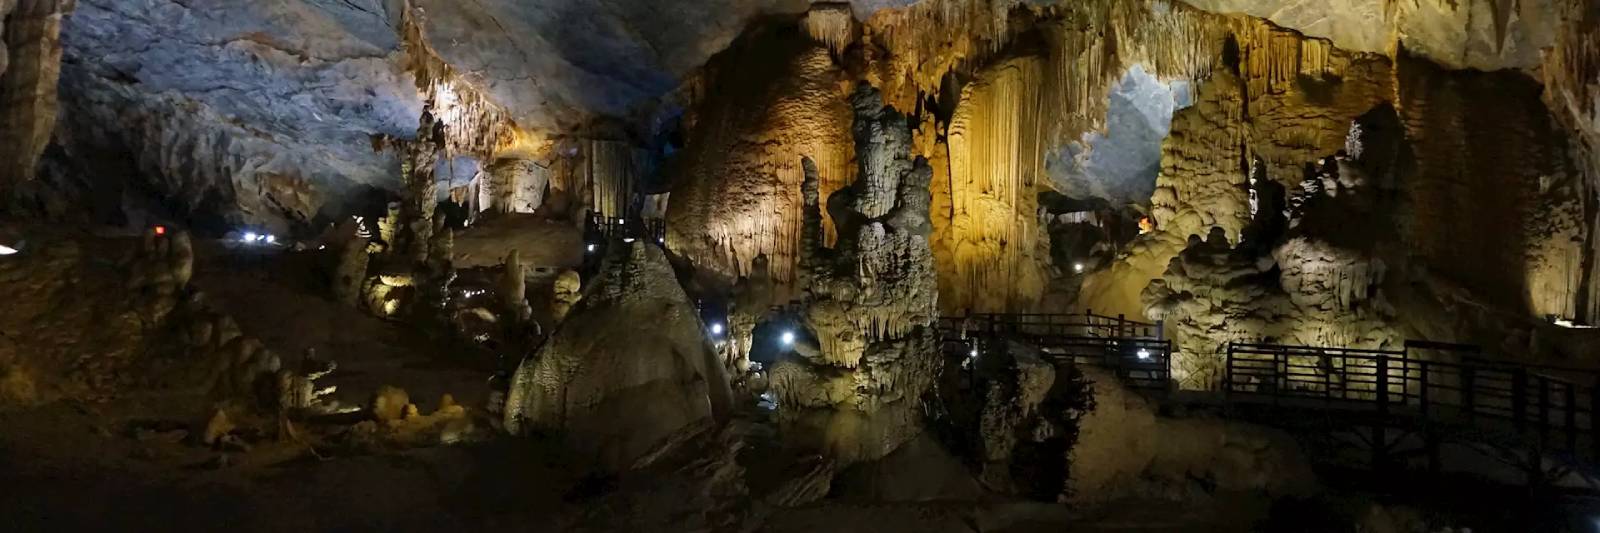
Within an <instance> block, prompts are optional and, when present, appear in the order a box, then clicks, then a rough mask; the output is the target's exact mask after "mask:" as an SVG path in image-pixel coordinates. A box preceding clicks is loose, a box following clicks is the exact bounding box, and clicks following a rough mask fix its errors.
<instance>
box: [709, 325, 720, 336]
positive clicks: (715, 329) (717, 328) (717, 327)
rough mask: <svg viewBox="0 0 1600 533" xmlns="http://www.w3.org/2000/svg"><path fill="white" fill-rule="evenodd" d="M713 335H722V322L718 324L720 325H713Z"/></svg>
mask: <svg viewBox="0 0 1600 533" xmlns="http://www.w3.org/2000/svg"><path fill="white" fill-rule="evenodd" d="M711 334H712V335H721V334H722V323H721V322H718V323H715V324H712V325H711Z"/></svg>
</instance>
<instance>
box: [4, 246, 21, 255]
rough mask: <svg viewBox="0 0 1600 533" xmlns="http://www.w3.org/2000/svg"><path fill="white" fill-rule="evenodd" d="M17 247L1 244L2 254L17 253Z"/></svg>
mask: <svg viewBox="0 0 1600 533" xmlns="http://www.w3.org/2000/svg"><path fill="white" fill-rule="evenodd" d="M16 253H17V249H16V248H12V247H10V246H6V245H4V244H0V255H16Z"/></svg>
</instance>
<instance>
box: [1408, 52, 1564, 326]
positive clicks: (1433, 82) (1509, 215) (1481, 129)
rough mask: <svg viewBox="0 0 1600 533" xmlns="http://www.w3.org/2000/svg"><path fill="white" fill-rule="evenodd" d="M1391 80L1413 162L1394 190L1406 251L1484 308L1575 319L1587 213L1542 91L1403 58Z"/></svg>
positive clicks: (1517, 79) (1505, 76)
mask: <svg viewBox="0 0 1600 533" xmlns="http://www.w3.org/2000/svg"><path fill="white" fill-rule="evenodd" d="M1398 71H1399V72H1398V79H1397V87H1396V99H1397V102H1396V103H1397V105H1396V108H1397V109H1398V110H1399V112H1400V117H1401V120H1402V122H1403V124H1404V126H1405V133H1406V138H1407V140H1408V141H1409V143H1410V145H1411V148H1412V151H1413V153H1414V157H1415V158H1416V163H1415V172H1414V173H1410V174H1408V175H1406V176H1404V177H1402V183H1401V190H1402V192H1403V194H1405V195H1406V197H1407V198H1408V199H1409V205H1408V206H1407V208H1406V210H1407V212H1408V213H1407V216H1406V217H1404V218H1402V219H1401V220H1402V224H1403V225H1404V227H1405V233H1406V242H1407V243H1409V244H1410V245H1411V246H1412V248H1413V251H1414V253H1415V254H1417V255H1418V256H1419V257H1420V259H1422V261H1423V262H1424V263H1425V264H1426V265H1427V266H1428V268H1429V269H1430V270H1432V271H1433V272H1435V273H1437V274H1438V275H1441V276H1443V277H1444V278H1446V279H1448V280H1450V281H1452V282H1454V283H1456V284H1459V285H1462V286H1466V287H1471V289H1472V292H1473V295H1474V297H1476V298H1480V299H1481V301H1482V302H1483V303H1486V304H1489V305H1492V306H1494V307H1496V308H1499V309H1505V310H1508V311H1513V312H1516V313H1519V314H1531V315H1533V316H1544V315H1556V316H1558V317H1563V318H1574V312H1575V310H1576V309H1575V303H1576V295H1577V293H1578V289H1579V285H1580V284H1581V282H1582V281H1581V277H1582V266H1581V249H1582V242H1583V239H1584V236H1583V233H1584V231H1583V216H1584V215H1583V209H1584V208H1583V205H1582V200H1581V197H1580V196H1579V187H1576V185H1577V184H1576V183H1574V180H1573V179H1572V175H1571V171H1570V166H1569V165H1568V164H1567V160H1566V158H1567V153H1568V150H1567V149H1568V144H1567V141H1566V139H1565V138H1564V137H1563V136H1562V135H1561V134H1560V133H1558V132H1557V131H1556V130H1555V129H1554V128H1553V127H1552V126H1553V125H1552V116H1551V114H1550V112H1549V110H1547V109H1546V108H1545V107H1544V105H1543V104H1542V103H1541V102H1540V101H1539V95H1540V91H1541V88H1540V87H1539V86H1538V85H1537V84H1536V83H1535V82H1534V81H1533V80H1531V79H1529V78H1527V77H1525V76H1521V75H1519V74H1512V73H1472V72H1446V71H1443V70H1441V69H1439V68H1438V67H1436V66H1434V65H1432V64H1430V63H1427V62H1423V61H1416V60H1411V59H1408V58H1403V59H1402V60H1401V62H1400V66H1399V68H1398Z"/></svg>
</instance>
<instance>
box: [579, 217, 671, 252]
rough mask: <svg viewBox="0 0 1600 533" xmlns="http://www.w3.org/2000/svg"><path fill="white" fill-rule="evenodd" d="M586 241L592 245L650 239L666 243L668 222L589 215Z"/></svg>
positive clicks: (584, 232)
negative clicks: (621, 240)
mask: <svg viewBox="0 0 1600 533" xmlns="http://www.w3.org/2000/svg"><path fill="white" fill-rule="evenodd" d="M583 234H584V240H585V241H587V242H590V243H594V242H602V241H609V240H613V239H649V240H650V241H651V242H655V243H658V244H660V243H664V242H666V239H667V221H666V220H664V219H659V218H621V217H608V216H605V215H602V214H600V213H596V212H591V213H589V218H588V220H586V221H585V223H584V228H583Z"/></svg>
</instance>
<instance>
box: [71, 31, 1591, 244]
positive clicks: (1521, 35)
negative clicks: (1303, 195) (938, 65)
mask: <svg viewBox="0 0 1600 533" xmlns="http://www.w3.org/2000/svg"><path fill="white" fill-rule="evenodd" d="M995 1H998V2H1006V1H1011V2H1016V3H1024V2H1022V0H995ZM410 2H411V3H412V4H413V5H414V6H415V7H416V9H417V13H419V14H420V20H421V22H422V25H423V27H424V28H425V30H424V32H423V34H424V36H425V39H426V41H427V43H428V45H429V46H431V47H432V49H433V50H434V51H435V52H436V53H437V54H438V56H439V58H441V59H442V60H443V61H445V62H446V63H448V64H449V65H450V66H451V67H452V68H453V69H454V71H455V73H456V74H458V75H459V81H460V82H462V83H464V84H466V85H467V86H470V87H472V88H474V89H476V90H478V91H479V92H481V93H482V94H483V95H484V97H485V98H486V99H487V100H488V101H490V102H492V103H493V104H494V105H496V106H499V107H501V108H503V111H504V113H505V115H506V116H508V117H510V118H511V119H513V120H514V121H515V122H516V123H517V125H518V127H519V128H520V129H521V130H524V131H531V132H537V134H538V135H541V136H545V137H558V136H563V135H585V134H592V133H593V132H595V131H604V132H605V133H604V134H603V135H607V136H617V135H622V134H623V133H618V132H632V133H634V134H636V135H637V134H638V133H640V132H641V131H644V132H646V133H648V132H649V130H651V129H652V128H653V127H654V126H653V124H654V123H653V122H651V121H650V120H649V119H650V118H652V117H653V116H656V117H658V116H659V113H660V110H659V109H658V106H659V104H660V103H661V102H662V101H663V97H664V96H667V95H669V94H671V93H673V92H674V91H675V90H676V89H677V88H678V87H679V86H680V85H681V84H682V83H683V82H684V81H685V80H686V79H688V78H690V77H691V75H692V74H693V73H694V72H695V71H696V70H697V69H698V68H700V67H701V66H702V65H704V64H705V63H706V61H707V60H708V59H709V58H711V57H712V56H713V55H715V54H716V53H718V52H720V51H722V50H724V49H726V48H727V47H728V46H729V44H730V43H732V42H733V41H734V39H735V38H737V37H738V36H739V35H740V34H741V33H742V32H744V31H745V29H746V28H747V27H749V26H750V25H751V23H752V21H754V20H756V19H758V18H760V17H762V16H766V15H782V14H797V13H799V12H802V11H804V10H805V9H807V7H808V4H810V2H808V1H807V0H671V1H669V0H557V1H528V0H410ZM1552 2H1554V0H1522V1H1520V2H1519V1H1513V0H1417V1H1395V0H1190V1H1189V3H1190V4H1192V5H1194V6H1195V7H1199V8H1202V9H1205V10H1209V11H1214V12H1219V13H1233V14H1244V15H1250V16H1256V17H1262V18H1266V19H1268V20H1271V21H1272V22H1274V23H1276V24H1279V25H1282V26H1285V27H1288V28H1291V29H1295V30H1298V31H1302V32H1305V33H1306V34H1308V35H1311V36H1315V37H1323V38H1327V39H1330V40H1331V41H1333V43H1334V44H1335V45H1336V46H1338V47H1341V48H1345V49H1348V50H1353V51H1365V52H1377V53H1384V54H1391V55H1392V54H1394V53H1396V52H1397V44H1396V43H1399V45H1398V46H1401V47H1404V49H1405V50H1407V51H1409V52H1411V53H1415V54H1419V55H1422V56H1424V57H1427V58H1429V59H1431V60H1433V61H1434V62H1436V63H1439V64H1441V65H1443V66H1445V67H1448V68H1476V69H1484V70H1492V69H1506V68H1514V69H1523V70H1526V71H1529V72H1530V73H1533V72H1536V70H1537V69H1538V67H1539V65H1540V62H1541V49H1544V48H1547V47H1549V46H1550V45H1551V43H1552V42H1553V41H1554V40H1555V39H1556V37H1555V36H1556V35H1557V34H1558V31H1557V30H1556V29H1555V28H1556V27H1557V26H1558V25H1559V23H1560V20H1559V16H1558V15H1556V14H1555V13H1557V12H1558V11H1559V10H1558V9H1555V7H1553V6H1552V5H1549V4H1552ZM913 3H916V2H915V1H914V0H852V2H851V4H852V7H853V8H854V11H855V14H856V16H857V18H860V19H865V18H867V17H870V16H871V15H872V14H874V13H876V12H878V11H880V10H885V9H894V8H900V7H904V6H905V5H908V4H913ZM1025 3H1029V4H1034V5H1049V4H1051V3H1052V2H1048V1H1040V0H1030V1H1027V2H1025ZM406 5H407V2H406V0H271V1H261V0H77V5H76V9H75V10H74V11H73V13H72V14H71V15H70V16H68V17H67V19H66V21H65V23H64V27H63V31H62V41H63V43H64V45H65V54H64V60H63V68H62V83H61V92H62V97H61V98H62V102H63V103H62V108H63V109H64V112H63V114H62V116H63V119H62V122H63V128H62V130H61V132H60V133H58V137H59V138H60V139H62V141H61V142H62V143H63V144H65V145H68V148H69V150H73V149H75V151H76V152H83V151H86V150H101V149H104V148H106V147H108V146H109V147H115V148H117V149H125V150H127V151H129V152H134V153H135V156H136V157H134V159H136V160H138V161H139V166H140V167H141V170H142V171H143V172H144V173H146V174H162V175H165V179H166V180H168V181H173V182H184V183H187V185H182V186H176V185H175V186H173V187H168V188H178V189H185V188H186V189H187V190H188V194H189V195H190V196H194V197H196V198H199V197H209V196H216V195H217V194H219V193H216V192H215V191H211V190H205V189H206V188H207V186H206V185H204V184H205V183H207V182H212V181H223V182H230V183H225V184H224V185H225V186H222V187H220V189H223V190H224V191H223V192H222V193H220V194H221V196H224V197H227V196H230V195H233V196H248V195H246V194H243V193H240V192H239V191H242V190H247V189H252V188H254V189H268V188H279V189H282V188H286V187H287V188H291V189H292V188H295V187H300V188H308V187H309V188H316V189H320V192H318V193H316V194H312V195H310V196H317V195H321V196H327V197H331V196H336V195H337V194H339V191H342V190H347V189H350V188H351V187H354V186H357V185H363V184H364V185H373V186H378V187H391V188H392V187H393V186H394V182H395V178H394V175H395V170H396V169H397V168H398V160H397V158H396V157H394V155H393V154H392V153H382V152H375V151H374V150H373V149H372V139H373V138H374V136H389V137H394V138H409V137H411V136H413V135H414V132H415V130H416V124H417V117H418V115H419V114H420V113H421V111H422V107H423V104H422V97H421V96H420V95H419V91H418V90H417V87H416V84H415V81H414V79H415V78H414V77H413V75H412V73H411V72H410V71H409V70H408V68H409V67H408V65H409V59H408V56H407V53H406V47H405V43H403V42H401V38H400V37H399V35H401V34H402V32H401V31H400V30H401V26H402V24H403V22H402V18H403V17H402V13H404V12H405V10H406ZM668 107H670V106H668ZM668 112H670V109H669V110H668ZM607 124H609V125H612V126H615V125H618V124H621V125H624V127H621V128H616V127H610V128H602V129H596V128H597V125H607ZM135 125H136V126H135ZM126 129H137V130H139V131H138V133H128V132H126V131H119V130H126ZM134 137H138V138H134ZM140 154H142V155H140ZM205 167H214V168H210V169H209V170H208V169H207V168H205ZM251 175H254V176H256V177H251ZM285 175H292V176H297V178H296V180H298V181H297V182H296V183H294V184H291V185H282V184H274V183H271V181H272V180H271V179H269V178H271V177H273V176H285ZM241 176H242V177H241ZM260 176H267V177H268V178H262V177H260ZM230 190H231V191H230ZM165 192H167V193H168V194H169V195H173V193H172V192H171V191H165ZM177 196H182V195H181V194H177ZM279 196H280V197H281V196H285V195H283V194H280V195H279ZM328 201H329V199H328V198H325V197H316V198H303V199H301V200H299V202H300V203H301V204H303V205H289V204H294V203H295V201H293V200H284V199H281V198H279V199H273V200H271V201H266V202H262V201H247V200H245V199H240V200H238V202H237V203H239V204H241V206H242V207H241V208H240V210H241V211H242V213H241V216H242V218H245V219H252V218H260V217H264V216H266V214H267V212H269V211H273V210H277V211H301V213H300V215H301V216H305V215H307V213H306V211H314V210H315V207H316V206H318V205H320V204H323V203H326V202H328ZM267 204H271V205H267Z"/></svg>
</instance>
